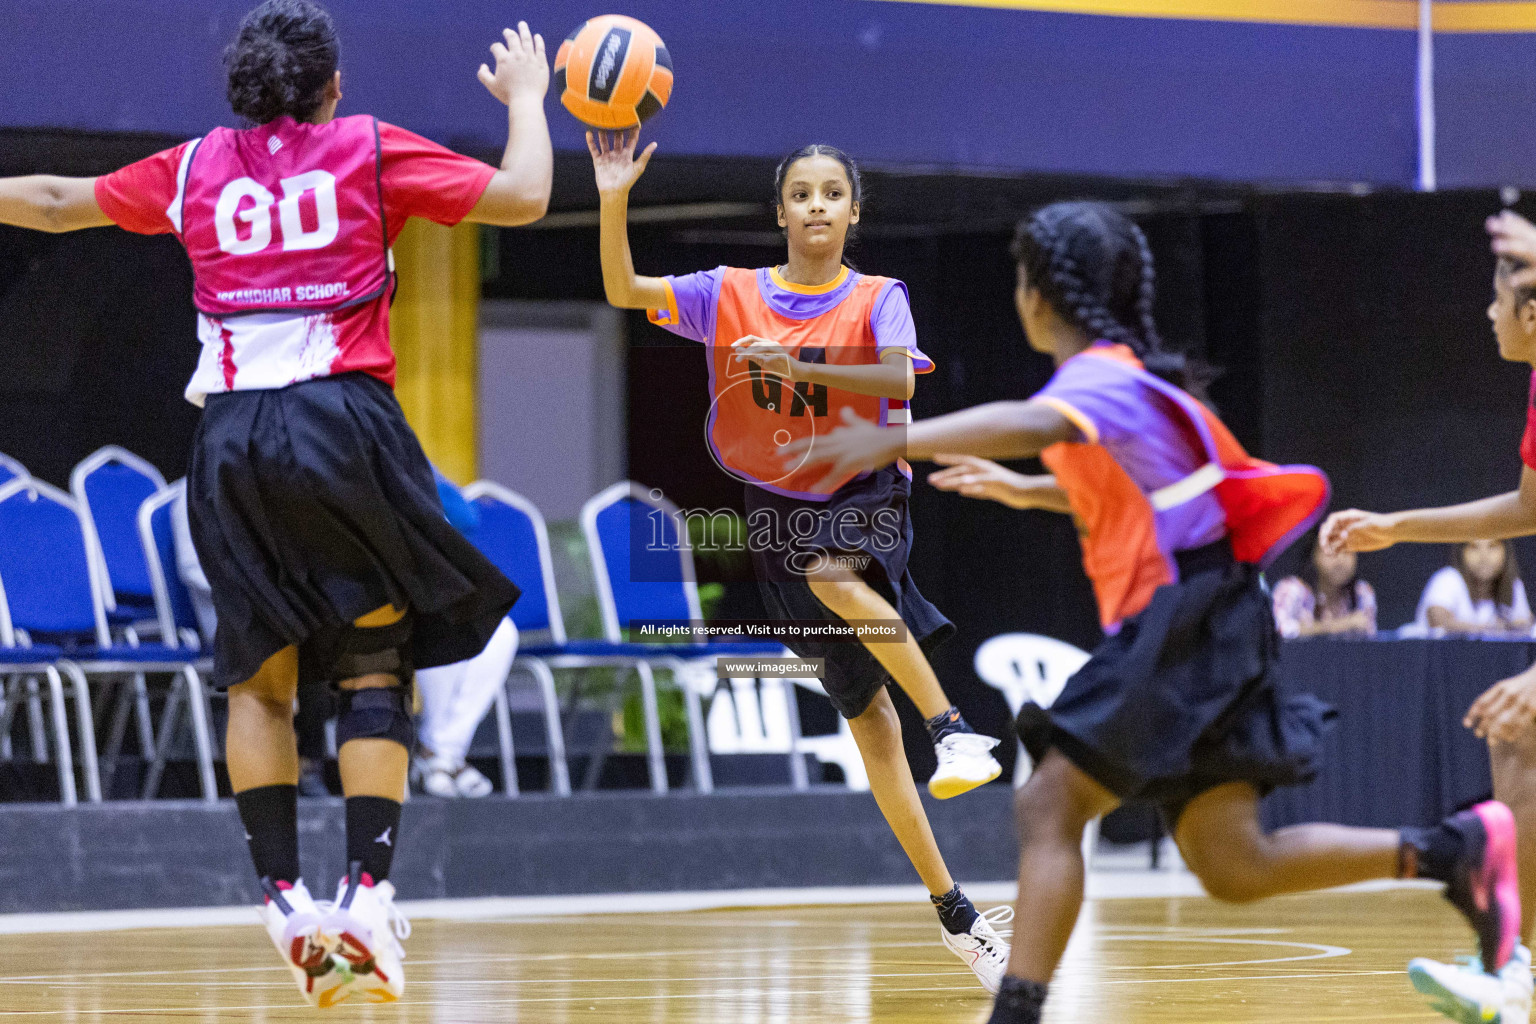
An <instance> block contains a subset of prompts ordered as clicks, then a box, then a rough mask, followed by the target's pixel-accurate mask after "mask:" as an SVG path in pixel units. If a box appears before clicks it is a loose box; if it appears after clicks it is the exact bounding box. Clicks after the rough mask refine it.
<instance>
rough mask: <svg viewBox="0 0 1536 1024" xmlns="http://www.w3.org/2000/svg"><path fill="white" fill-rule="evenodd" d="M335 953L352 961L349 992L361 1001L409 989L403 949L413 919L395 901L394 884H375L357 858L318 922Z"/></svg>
mask: <svg viewBox="0 0 1536 1024" xmlns="http://www.w3.org/2000/svg"><path fill="white" fill-rule="evenodd" d="M320 931H321V932H322V933H323V934H324V935H325V937H326V938H327V939H328V940H330V941H331V942H332V943H333V945H332V947H331V948H332V949H333V950H334V951H335V956H336V957H337V958H338V959H339V960H342V961H344V962H345V963H346V964H348V965H349V966H350V967H351V973H352V981H351V984H350V985H349V986H348V988H347V992H346V995H344V996H342V997H341V998H343V999H346V998H355V997H361V998H356V1001H357V1002H367V1003H392V1002H394V1001H395V1000H397V999H399V998H400V995H401V993H403V992H404V991H405V968H404V966H403V965H402V963H401V961H403V960H404V959H405V949H404V947H402V946H401V945H400V940H401V939H406V938H409V937H410V934H411V923H410V922H409V921H407V920H406V918H405V915H404V914H403V913H401V912H400V908H399V907H397V906H395V887H394V886H393V885H391V884H390V883H388V882H380V883H378V884H377V885H375V884H374V883H373V879H372V878H371V877H369V876H368V875H366V874H364V873H363V871H362V865H361V864H359V863H358V862H356V861H354V862H353V863H352V867H351V869H350V871H349V872H348V874H347V877H346V878H343V879H342V880H341V885H340V887H339V888H338V889H337V891H336V902H335V903H333V904H332V905H331V909H330V913H328V914H326V915H325V918H324V919H323V920H322V921H321V922H320Z"/></svg>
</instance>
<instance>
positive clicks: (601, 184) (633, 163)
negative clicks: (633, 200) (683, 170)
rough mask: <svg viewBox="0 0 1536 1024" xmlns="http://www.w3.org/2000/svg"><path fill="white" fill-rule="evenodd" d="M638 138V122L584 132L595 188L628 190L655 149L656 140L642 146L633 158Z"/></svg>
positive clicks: (641, 172)
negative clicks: (618, 128)
mask: <svg viewBox="0 0 1536 1024" xmlns="http://www.w3.org/2000/svg"><path fill="white" fill-rule="evenodd" d="M639 141H640V126H639V125H636V126H635V127H633V128H630V129H627V130H625V131H622V132H608V131H590V132H587V152H589V153H591V154H592V168H593V170H594V171H596V172H597V190H598V192H601V193H609V194H612V193H619V194H625V193H628V192H629V190H630V189H631V188H633V187H634V184H635V182H637V181H639V180H640V175H642V174H644V173H645V165H646V164H648V163H650V162H651V154H652V153H654V152H656V143H654V142H653V143H651V144H650V145H649V146H646V147H645V152H643V153H641V154H640V158H639V159H638V160H637V159H635V146H636V145H637V144H638V143H639Z"/></svg>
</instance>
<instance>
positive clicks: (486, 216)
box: [464, 21, 555, 228]
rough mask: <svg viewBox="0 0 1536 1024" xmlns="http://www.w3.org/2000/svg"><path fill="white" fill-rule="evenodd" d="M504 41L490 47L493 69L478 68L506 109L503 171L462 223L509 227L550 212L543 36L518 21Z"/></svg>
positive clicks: (552, 160)
mask: <svg viewBox="0 0 1536 1024" xmlns="http://www.w3.org/2000/svg"><path fill="white" fill-rule="evenodd" d="M502 38H503V42H500V43H493V44H492V45H491V57H492V59H493V60H495V62H496V69H495V70H494V71H493V70H491V69H490V68H489V67H487V66H486V65H484V64H481V65H480V73H479V77H480V82H481V84H483V85H484V86H485V87H486V89H487V90H489V92H490V93H491V95H492V96H495V97H496V98H497V99H498V100H500V101H501V102H503V103H505V104H506V105H507V148H506V151H505V152H504V153H503V154H502V158H501V169H500V170H498V171H497V172H496V174H495V176H494V177H492V178H491V180H490V183H489V184H487V185H486V187H485V192H484V193H483V194H482V195H481V196H480V201H479V202H478V203H476V204H475V207H474V209H473V210H471V211H470V212H469V216H467V217H465V218H464V219H465V220H468V221H473V222H474V223H476V224H491V225H494V226H497V227H508V228H510V227H517V226H519V225H522V224H531V223H533V222H534V221H536V220H538V219H539V218H540V217H543V216H544V213H545V211H546V210H548V209H549V193H550V189H551V188H552V187H553V183H554V176H555V157H554V148H553V145H552V144H551V142H550V140H549V124H548V123H547V122H546V121H545V119H544V94H545V93H546V92H548V91H549V60H548V59H547V58H546V57H545V55H544V37H543V36H541V35H537V34H535V33H532V32H530V31H529V30H528V23H527V22H526V21H520V22H518V23H517V28H516V29H515V30H514V29H510V28H509V29H505V30H503V32H502Z"/></svg>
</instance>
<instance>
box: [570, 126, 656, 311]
mask: <svg viewBox="0 0 1536 1024" xmlns="http://www.w3.org/2000/svg"><path fill="white" fill-rule="evenodd" d="M639 141H640V129H639V128H632V129H630V130H629V131H624V132H602V131H598V132H587V150H588V151H589V152H590V153H591V154H592V167H593V170H594V171H595V172H596V174H597V194H598V202H599V207H600V213H599V218H598V221H599V225H600V227H599V242H598V248H599V251H600V253H601V256H602V261H603V291H604V292H605V293H606V294H607V296H608V302H609V304H610V305H613V306H617V307H618V308H620V309H665V308H666V307H667V283H666V282H665V281H663V280H662V279H661V278H659V277H641V276H640V275H638V274H636V273H635V261H634V259H633V258H631V256H630V254H629V190H630V189H632V188H634V186H635V182H637V181H639V180H640V175H642V174H644V173H645V166H646V164H649V163H650V162H651V154H652V153H654V152H656V143H654V142H653V143H651V144H650V145H649V146H646V147H645V152H643V153H641V154H640V159H638V160H637V159H635V146H636V144H638V143H639Z"/></svg>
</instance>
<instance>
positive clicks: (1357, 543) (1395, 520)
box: [1323, 467, 1536, 551]
mask: <svg viewBox="0 0 1536 1024" xmlns="http://www.w3.org/2000/svg"><path fill="white" fill-rule="evenodd" d="M1532 534H1536V472H1533V471H1532V470H1531V469H1530V468H1529V467H1524V468H1522V469H1521V472H1520V487H1519V489H1517V490H1513V491H1510V492H1508V493H1507V494H1498V495H1495V496H1493V497H1491V498H1481V499H1479V500H1477V501H1469V502H1466V503H1464V504H1461V505H1449V506H1446V507H1443V508H1421V509H1414V510H1411V511H1407V512H1394V513H1389V514H1383V513H1377V512H1365V511H1362V510H1360V509H1346V510H1345V511H1342V512H1335V513H1334V514H1333V515H1331V516H1329V517H1328V521H1327V522H1326V523H1324V524H1323V543H1324V545H1325V546H1327V547H1328V548H1329V550H1332V551H1380V550H1381V549H1383V548H1388V547H1391V546H1392V545H1393V544H1405V543H1418V544H1456V543H1463V542H1466V541H1471V540H1509V539H1510V538H1512V537H1528V536H1530V535H1532Z"/></svg>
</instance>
